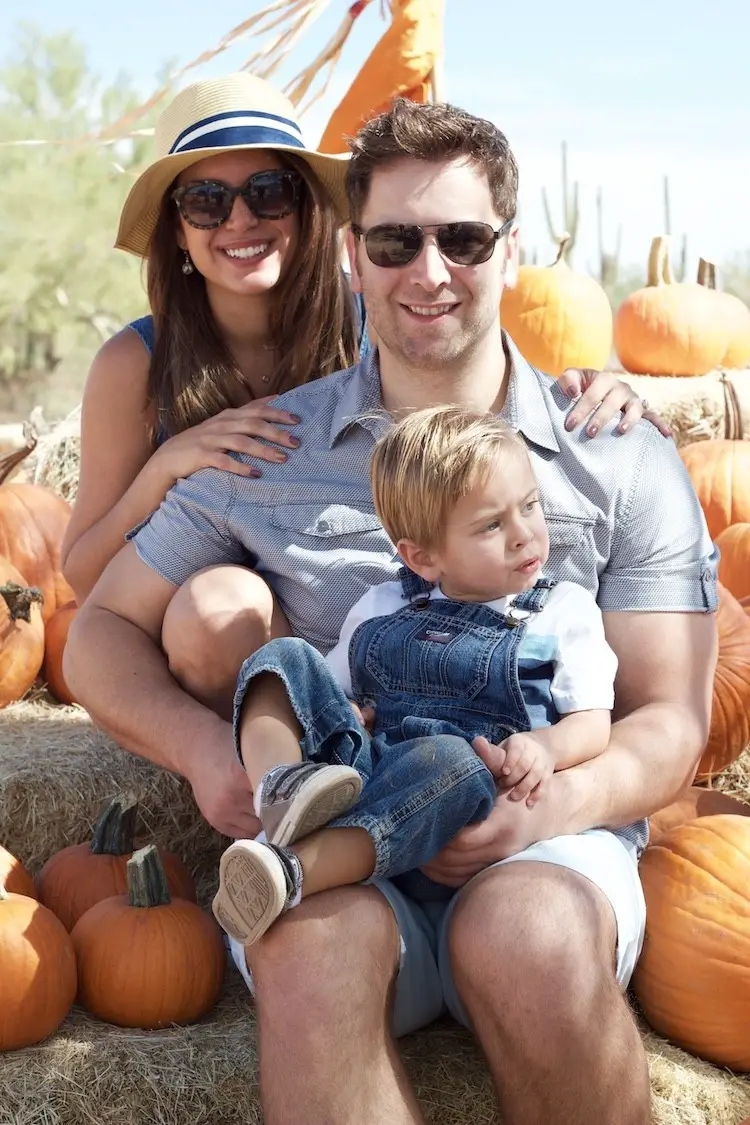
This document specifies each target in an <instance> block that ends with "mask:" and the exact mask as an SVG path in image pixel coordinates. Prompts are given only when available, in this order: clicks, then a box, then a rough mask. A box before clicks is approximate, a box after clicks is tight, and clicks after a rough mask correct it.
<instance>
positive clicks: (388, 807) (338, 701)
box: [234, 637, 497, 900]
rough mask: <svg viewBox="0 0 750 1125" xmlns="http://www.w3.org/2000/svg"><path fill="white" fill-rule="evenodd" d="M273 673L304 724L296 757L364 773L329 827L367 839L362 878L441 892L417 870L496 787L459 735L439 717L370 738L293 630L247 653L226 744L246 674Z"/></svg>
mask: <svg viewBox="0 0 750 1125" xmlns="http://www.w3.org/2000/svg"><path fill="white" fill-rule="evenodd" d="M263 672H273V673H274V674H275V675H277V676H278V677H279V678H280V679H281V680H282V682H283V683H284V685H285V687H286V690H287V694H288V696H289V700H290V703H291V705H292V708H293V709H294V712H295V714H296V715H297V719H298V720H299V723H300V725H301V727H302V730H303V732H304V734H303V738H302V740H301V743H300V745H301V749H302V754H303V757H304V758H305V760H307V761H312V762H325V763H328V764H329V765H345V766H353V767H354V769H356V770H357V771H358V773H359V774H360V775H361V777H362V779H363V781H364V788H363V791H362V795H361V797H360V799H359V801H358V802H357V804H356V805H355V807H354V808H353V809H352V810H351V811H350V812H349V813H347V814H346V815H345V816H342V817H339V818H338V819H336V820H334V821H332V822H331V827H335V828H364V829H365V831H366V832H367V833H368V834H369V835H370V836H371V838H372V840H373V843H374V845H375V854H376V863H375V869H374V871H373V873H372V875H371V876H370V879H368V880H367V881H368V882H372V881H374V880H376V879H384V878H394V876H397V877H398V878H396V879H395V882H396V885H397V886H399V887H400V888H401V889H402V890H403V891H405V893H407V894H409V895H411V896H412V897H414V898H417V899H421V900H429V899H434V900H440V899H444V898H449V897H450V896H451V895H452V894H453V891H452V889H451V888H449V887H443V886H440V885H438V884H437V883H433V882H432V881H431V880H429V879H428V878H427V877H426V876H425V875H423V874H422V873H421V872H420V871H418V870H417V869H418V868H419V867H421V866H422V865H423V864H425V863H428V862H429V861H430V860H431V859H433V858H434V857H435V856H436V855H437V853H438V852H439V851H440V850H441V849H442V848H443V847H445V845H446V844H448V843H449V842H450V841H451V840H452V839H453V837H454V836H455V835H456V833H457V832H458V831H459V830H460V829H461V828H463V827H464V826H465V825H467V824H471V823H474V822H475V821H480V820H484V819H485V818H486V817H487V816H488V815H489V813H490V811H491V809H492V807H493V804H494V801H495V798H496V796H497V787H496V784H495V779H494V778H493V776H492V774H491V773H490V771H489V770H488V769H487V767H486V766H485V765H484V763H483V762H482V760H481V758H479V757H478V756H477V754H476V753H475V751H474V750H473V749H472V747H471V744H470V743H469V742H468V741H467V739H465V738H463V737H461V736H460V732H458V731H457V729H456V728H455V727H453V726H451V724H449V723H440V722H437V721H435V722H433V723H431V724H430V725H431V726H432V728H433V730H434V733H430V734H428V735H425V734H424V726H425V723H424V720H415V721H414V724H413V729H412V730H411V731H410V720H409V719H405V720H404V722H403V723H402V731H401V733H402V735H403V741H399V742H396V743H394V742H393V741H392V740H391V741H390V743H389V741H388V739H387V738H386V735H385V734H379V735H376V736H375V737H374V738H371V737H370V735H369V734H368V732H367V731H366V730H365V729H364V728H363V727H362V726H361V724H360V723H359V721H358V719H357V717H356V715H355V713H354V711H353V709H352V706H351V704H350V702H349V700H348V699H347V697H346V695H345V694H344V692H343V691H342V689H341V687H340V686H339V684H338V683H337V682H336V680H335V679H334V678H333V676H332V674H331V672H330V671H329V669H328V666H327V664H326V663H325V661H324V660H323V657H322V656H321V655H320V653H319V652H318V651H317V650H316V649H314V648H313V647H312V645H310V644H308V643H307V641H303V640H301V639H299V638H297V637H282V638H278V639H276V640H272V641H270V642H269V643H268V644H267V645H264V646H263V648H262V649H260V650H259V651H258V652H256V653H255V654H254V655H253V656H251V657H249V658H248V659H247V660H246V661H245V662H244V664H243V665H242V669H241V671H240V675H239V680H238V685H237V693H236V695H235V707H234V726H235V745H236V747H237V751H238V753H239V716H240V710H241V707H242V704H243V702H244V699H245V696H246V694H247V691H248V690H249V686H250V683H251V681H252V680H253V679H254V677H255V676H257V675H260V674H261V673H263Z"/></svg>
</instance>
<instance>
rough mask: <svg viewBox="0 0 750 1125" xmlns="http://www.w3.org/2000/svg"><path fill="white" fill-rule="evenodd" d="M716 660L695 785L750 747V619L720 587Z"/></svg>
mask: <svg viewBox="0 0 750 1125" xmlns="http://www.w3.org/2000/svg"><path fill="white" fill-rule="evenodd" d="M716 617H717V625H718V630H719V658H718V661H717V664H716V674H715V676H714V687H713V705H712V708H711V729H710V731H709V735H708V742H707V743H706V749H705V750H704V751H703V756H702V757H701V760H700V763H699V765H698V772H697V774H696V780H697V781H707V780H708V779H709V778H711V777H714V776H715V775H716V774H718V773H721V772H722V770H725V769H726V768H727V766H730V765H731V764H732V762H734V761H736V760H737V758H739V756H740V754H741V753H742V752H743V750H745V749H746V747H747V746H748V743H750V616H748V615H747V614H746V613H745V611H744V608H743V607H742V606H741V605H740V604H739V602H738V601H737V599H736V598H734V597H732V595H731V594H730V593H729V591H728V590H725V589H724V587H723V586H721V585H720V586H719V609H718V613H717V615H716Z"/></svg>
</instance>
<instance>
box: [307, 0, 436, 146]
mask: <svg viewBox="0 0 750 1125" xmlns="http://www.w3.org/2000/svg"><path fill="white" fill-rule="evenodd" d="M444 11H445V0H393V4H392V20H391V25H390V27H389V28H388V30H387V31H386V32H385V34H384V35H383V36H382V38H381V39H380V40H379V41H378V42H377V43H376V44H375V47H374V48H373V50H372V51H371V53H370V55H369V56H368V58H367V59H366V61H365V63H364V65H363V66H362V69H361V70H360V72H359V74H358V75H357V77H356V78H355V79H354V81H353V82H352V84H351V86H350V87H349V89H348V91H347V92H346V94H345V95H344V98H343V99H342V101H341V103H340V105H338V106H337V108H336V109H335V110H334V111H333V113H332V114H331V118H330V121H329V122H328V124H327V126H326V128H325V131H324V133H323V136H322V138H321V141H320V144H319V145H318V148H319V150H320V151H321V152H346V151H347V145H346V140H345V138H346V137H347V136H351V135H352V134H354V133H356V132H357V130H358V129H359V128H360V126H361V125H362V124H363V123H364V122H365V121H367V120H368V119H369V118H370V117H374V116H375V115H376V114H378V113H382V112H383V110H386V109H387V108H388V106H389V105H390V103H391V102H392V100H393V99H394V98H396V97H399V96H401V97H405V98H411V99H412V101H415V102H425V101H427V100H428V92H429V79H430V74H431V73H432V68H433V66H434V65H435V61H436V59H437V58H438V57H439V56H440V55H442V53H443V15H444Z"/></svg>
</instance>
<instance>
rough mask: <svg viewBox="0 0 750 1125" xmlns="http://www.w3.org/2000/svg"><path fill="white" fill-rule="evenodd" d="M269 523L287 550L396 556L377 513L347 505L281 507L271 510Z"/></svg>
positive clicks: (287, 505)
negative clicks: (277, 532)
mask: <svg viewBox="0 0 750 1125" xmlns="http://www.w3.org/2000/svg"><path fill="white" fill-rule="evenodd" d="M269 522H270V524H271V525H272V527H274V528H277V529H278V530H279V532H281V533H282V534H280V535H279V536H278V539H279V541H280V542H281V543H282V546H283V548H284V549H287V548H289V547H296V548H298V549H299V550H302V551H305V552H310V553H314V554H324V555H330V556H340V555H342V554H344V555H346V554H348V553H350V552H351V553H353V554H355V555H358V554H360V553H361V552H369V553H371V554H375V555H377V557H378V558H379V559H380V558H382V556H383V554H386V555H387V557H388V558H390V557H391V556H392V555H393V547H392V545H391V542H390V540H389V538H388V536H387V535H386V533H385V531H384V530H383V526H382V524H381V523H380V520H379V519H378V517H377V516H376V515H375V513H374V512H363V511H361V510H360V509H358V508H350V507H348V506H347V505H345V504H329V505H328V506H327V507H325V508H321V507H320V505H319V504H282V505H278V506H276V507H275V508H272V509H271V512H270V516H269Z"/></svg>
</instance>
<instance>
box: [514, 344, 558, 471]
mask: <svg viewBox="0 0 750 1125" xmlns="http://www.w3.org/2000/svg"><path fill="white" fill-rule="evenodd" d="M503 346H504V348H505V354H506V356H507V357H508V361H509V363H510V372H509V378H508V393H507V395H506V396H505V405H504V407H503V409H502V410H501V411H500V417H501V418H502V419H503V421H505V422H507V423H508V425H509V426H510V427H511V428H512V429H514V430H516V431H517V432H518V433H520V434H523V436H524V437H525V438H526V440H527V441H529V442H531V444H532V445H538V446H541V447H542V448H543V449H549V450H551V451H552V452H553V453H559V452H560V445H559V442H558V440H557V438H556V436H555V430H554V427H553V425H552V419H551V418H550V412H549V403H548V401H547V396H546V395H545V393H544V383H543V379H545V378H546V377H545V376H540V373H539V372H538V371H537V370H536V368H534V367H532V366H531V364H530V363H528V362H527V360H525V359H524V358H523V356H522V355H521V353H520V352H519V350H518V348H517V347H516V345H515V344H514V343H513V341H512V340H511V338H510V336H509V335H508V334H507V332H505V331H503Z"/></svg>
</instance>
